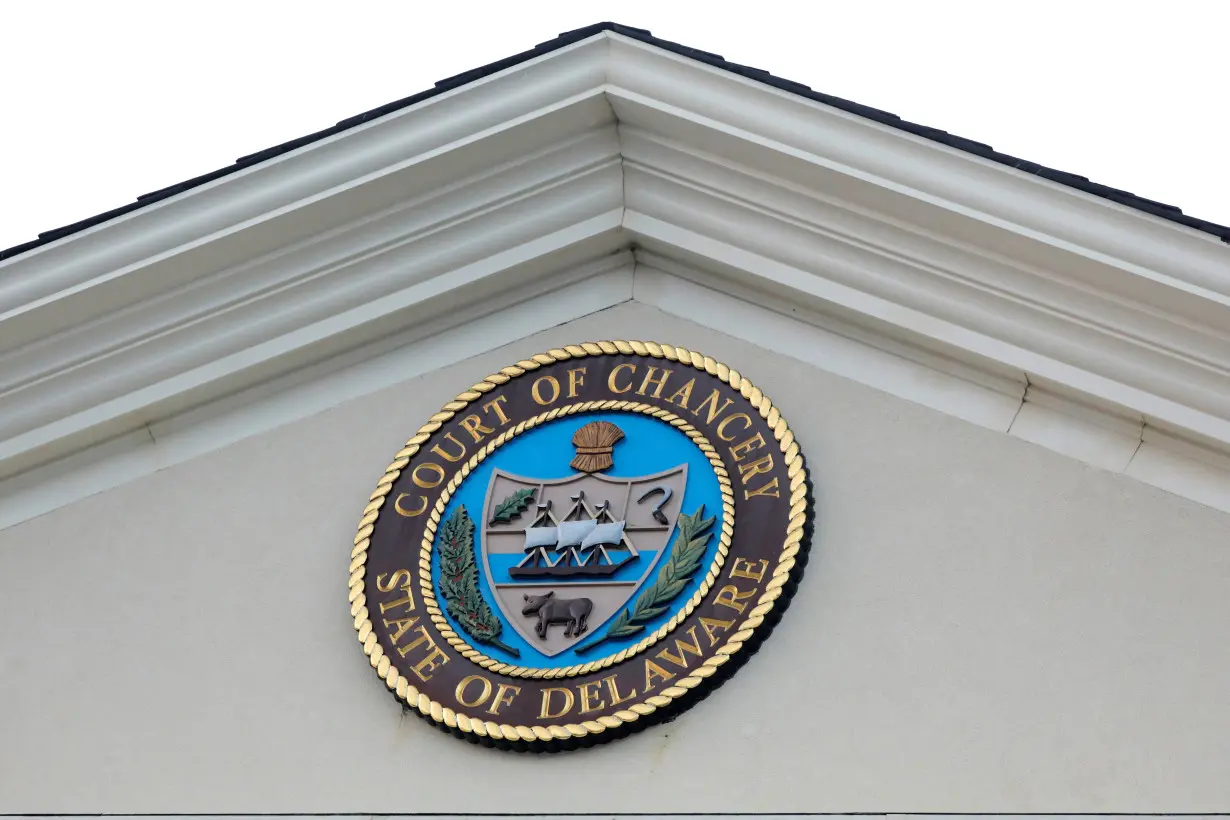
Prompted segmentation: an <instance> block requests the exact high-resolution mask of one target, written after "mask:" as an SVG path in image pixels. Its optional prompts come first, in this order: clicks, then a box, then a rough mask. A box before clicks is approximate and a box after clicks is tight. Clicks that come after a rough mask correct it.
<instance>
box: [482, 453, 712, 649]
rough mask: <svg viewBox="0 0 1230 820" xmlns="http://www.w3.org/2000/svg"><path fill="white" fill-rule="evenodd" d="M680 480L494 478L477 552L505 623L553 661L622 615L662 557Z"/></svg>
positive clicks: (678, 476) (683, 478)
mask: <svg viewBox="0 0 1230 820" xmlns="http://www.w3.org/2000/svg"><path fill="white" fill-rule="evenodd" d="M687 473H688V468H687V465H686V464H680V465H679V466H678V467H674V468H672V469H670V470H666V471H664V472H661V473H656V474H653V475H646V476H639V477H636V478H613V477H611V476H606V475H601V474H597V473H577V474H575V475H572V476H569V477H567V478H561V479H551V480H539V479H534V478H527V477H524V476H518V475H513V474H511V473H506V472H504V471H502V470H499V469H496V470H495V471H494V472H493V473H492V476H491V482H490V484H489V485H488V487H487V496H486V503H485V504H484V507H483V519H482V520H483V529H482V537H481V538H480V552H481V557H482V566H483V571H484V572H485V573H486V576H487V580H488V583H489V584H490V586H491V590H492V593H493V597H494V598H495V603H496V605H497V606H498V607H499V609H500V612H501V613H502V614H503V616H504V620H505V621H506V622H507V623H508V624H509V625H510V626H512V628H513V629H515V630H516V631H517V632H518V633H519V634H520V635H521V636H522V637H523V638H525V640H526V641H528V642H529V644H530V645H531V646H533V647H535V648H537V649H538V650H539V651H540V652H542V653H543V654H544V655H547V656H554V655H558V654H559V653H561V652H566V651H567V650H569V649H571V648H572V647H573V646H575V645H576V644H577V643H578V642H579V641H581V640H582V639H583V638H585V637H587V636H589V635H590V633H591V632H592V631H594V630H596V629H597V628H598V627H600V626H601V625H602V624H603V623H605V622H606V621H607V620H609V619H610V618H611V617H612V616H614V615H615V614H616V613H617V612H619V611H620V610H621V609H622V608H623V607H624V606H625V605H627V604H628V602H629V600H630V599H632V597H633V596H634V595H635V593H636V592H637V591H638V590H639V589H640V588H641V586H642V585H643V584H644V582H645V580H646V579H647V578H649V577H650V574H651V573H652V572H653V571H654V568H655V567H657V566H658V565H659V563H660V559H661V558H662V555H663V553H665V551H666V547H667V545H668V543H669V542H670V538H671V535H672V533H673V532H674V529H675V522H676V521H677V520H678V518H679V513H680V508H681V505H682V502H683V492H684V488H685V487H686V486H687ZM509 510H518V511H520V512H517V513H514V514H512V515H510V514H509V512H508V511H509Z"/></svg>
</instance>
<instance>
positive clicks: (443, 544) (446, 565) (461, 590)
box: [439, 505, 521, 657]
mask: <svg viewBox="0 0 1230 820" xmlns="http://www.w3.org/2000/svg"><path fill="white" fill-rule="evenodd" d="M439 537H440V594H441V595H443V596H444V601H445V604H446V605H447V606H448V614H449V615H452V616H453V620H455V621H456V622H457V623H458V624H459V625H460V626H461V628H462V629H464V630H465V631H466V632H467V633H469V635H470V637H472V638H473V639H474V640H476V641H478V642H479V643H486V644H491V645H492V646H498V647H499V648H500V649H503V650H504V651H505V652H508V653H509V654H511V655H513V656H515V657H520V656H521V653H520V652H518V651H517V650H516V649H515V648H513V647H511V646H509V645H508V644H506V643H504V642H503V641H501V640H500V632H501V631H503V629H504V625H503V624H502V623H500V619H499V618H497V617H496V616H495V613H494V612H492V611H491V607H490V606H489V605H488V604H487V602H486V601H485V600H483V596H482V593H480V592H479V591H478V565H477V564H476V563H475V561H474V522H473V521H472V520H470V514H469V513H468V512H466V508H465V505H461V506H459V507H457V511H456V512H454V513H453V514H452V515H451V516H449V519H448V521H446V522H444V527H443V528H441V530H440V536H439Z"/></svg>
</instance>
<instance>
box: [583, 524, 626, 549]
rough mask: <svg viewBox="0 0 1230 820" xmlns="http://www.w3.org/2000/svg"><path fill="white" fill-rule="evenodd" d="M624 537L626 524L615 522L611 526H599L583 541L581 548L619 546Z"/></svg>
mask: <svg viewBox="0 0 1230 820" xmlns="http://www.w3.org/2000/svg"><path fill="white" fill-rule="evenodd" d="M623 537H624V522H623V521H613V522H611V523H610V524H598V525H597V526H595V527H594V528H593V531H592V532H590V533H589V535H587V536H585V538H584V540H582V541H581V548H582V549H586V548H588V547H596V546H598V545H600V544H618V543H619V542H620V541H622V540H623Z"/></svg>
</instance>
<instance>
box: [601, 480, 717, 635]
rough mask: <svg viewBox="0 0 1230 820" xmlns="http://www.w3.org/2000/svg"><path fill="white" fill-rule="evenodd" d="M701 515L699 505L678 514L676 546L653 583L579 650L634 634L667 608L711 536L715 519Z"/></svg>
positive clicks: (698, 560) (698, 559)
mask: <svg viewBox="0 0 1230 820" xmlns="http://www.w3.org/2000/svg"><path fill="white" fill-rule="evenodd" d="M704 514H705V507H704V505H703V504H702V505H701V506H700V507H698V508H697V510H696V512H694V513H692V514H691V515H681V516H679V523H678V525H677V529H678V531H679V532H678V535H677V536H676V537H675V545H674V547H673V548H672V549H671V554H670V557H669V558H667V560H666V563H665V564H664V565H663V566H662V568H661V569H659V570H658V577H657V579H656V580H655V581H654V583H653V585H652V586H650V587H648V588H647V589H646V590H645V591H644V592H642V593H641V596H640V597H639V598H637V599H636V603H635V604H633V606H632V608H631V609H625V610H624V611H623V612H621V613H619V617H617V618H616V619H615V620H614V621H613V622H612V623H611V626H610V628H609V629H608V630H607V631H606V633H605V634H603V635H602V637H600V638H598V639H597V640H594V641H591V642H590V643H588V644H586V645H584V646H580V647H577V651H578V652H585V651H587V650H589V649H592V648H594V647H595V646H597V645H598V644H600V643H602V642H603V641H606V640H610V639H613V638H626V637H628V636H629V635H635V634H636V633H638V632H641V631H642V630H644V629H645V624H646V623H648V622H649V621H652V620H653V619H654V618H656V617H658V616H659V615H661V614H662V613H663V612H665V611H666V609H667V607H669V606H670V603H671V601H673V600H674V599H675V598H676V597H677V596H678V595H679V593H680V592H682V591H683V590H684V588H685V587H686V586H687V585H688V583H689V582H691V580H692V576H693V575H694V574H695V573H696V570H697V569H699V568H700V562H701V559H703V558H704V556H705V547H706V545H707V544H708V542H709V537H710V535H712V533H710V532H709V528H710V527H712V526H713V522H714V520H715V519H714V518H713V517H709V518H703V519H702V518H701V516H703V515H704Z"/></svg>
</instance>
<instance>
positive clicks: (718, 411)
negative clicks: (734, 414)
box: [692, 387, 733, 424]
mask: <svg viewBox="0 0 1230 820" xmlns="http://www.w3.org/2000/svg"><path fill="white" fill-rule="evenodd" d="M732 401H733V399H727V400H726V401H724V402H722V406H721V407H718V403H717V402H718V391H717V388H716V387H715V388H713V392H712V393H710V394H709V396H708V398H706V399H705V400H704V401H702V402H701V403H700V404H698V405H697V406H696V409H695V410H693V411H692V415H694V416H699V415H700V411H701V410H704V409H705V405H709V411H708V415H707V416H706V417H705V424H713V420H714V419H715V418H717V417H718V416H720V415H722V414H723V413H725V412H726V408H727V407H730V404H731V402H732Z"/></svg>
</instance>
